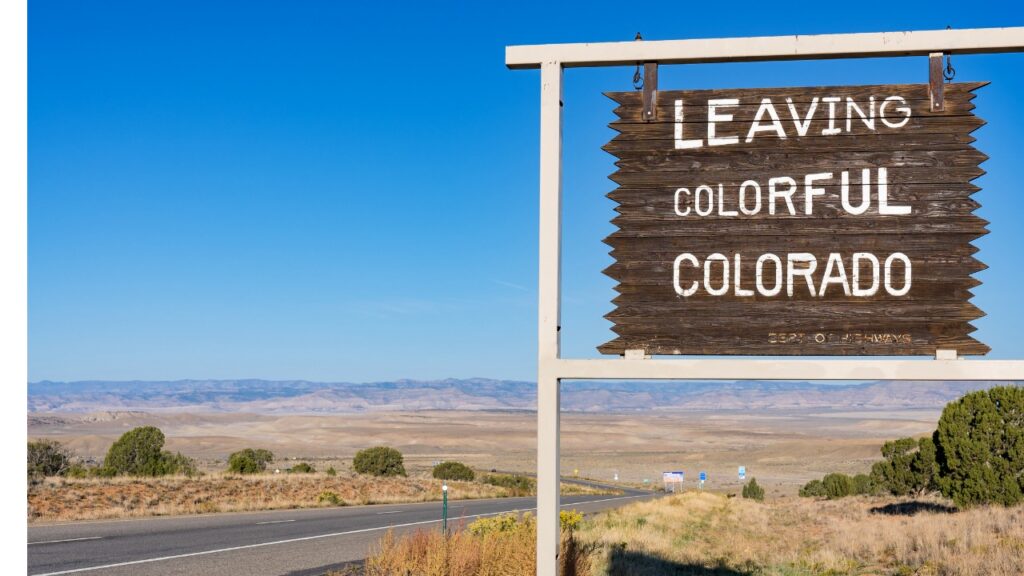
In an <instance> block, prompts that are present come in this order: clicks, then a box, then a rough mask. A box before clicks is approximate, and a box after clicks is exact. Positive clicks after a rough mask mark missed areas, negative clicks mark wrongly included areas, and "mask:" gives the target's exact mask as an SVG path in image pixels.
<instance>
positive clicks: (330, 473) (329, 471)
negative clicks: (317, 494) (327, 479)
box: [326, 466, 338, 476]
mask: <svg viewBox="0 0 1024 576" xmlns="http://www.w3.org/2000/svg"><path fill="white" fill-rule="evenodd" d="M326 472H327V475H328V476H337V475H338V471H337V470H335V469H334V466H331V467H330V468H328V469H327V470H326Z"/></svg>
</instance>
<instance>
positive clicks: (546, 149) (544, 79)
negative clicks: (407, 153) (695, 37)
mask: <svg viewBox="0 0 1024 576" xmlns="http://www.w3.org/2000/svg"><path fill="white" fill-rule="evenodd" d="M540 86H541V88H540V258H539V261H540V270H539V287H538V288H539V289H538V293H537V308H538V318H537V320H538V332H537V576H558V551H559V544H560V539H561V535H560V534H559V522H558V509H559V504H560V496H559V453H558V452H559V438H558V436H559V419H560V417H561V416H560V398H559V388H560V382H559V379H558V373H557V372H556V363H557V361H558V357H559V344H560V338H559V333H558V332H559V330H560V328H561V326H560V324H561V317H560V307H561V284H562V282H561V273H562V272H561V268H562V266H561V263H562V262H561V261H562V63H561V62H555V61H551V62H544V63H542V64H541V72H540Z"/></svg>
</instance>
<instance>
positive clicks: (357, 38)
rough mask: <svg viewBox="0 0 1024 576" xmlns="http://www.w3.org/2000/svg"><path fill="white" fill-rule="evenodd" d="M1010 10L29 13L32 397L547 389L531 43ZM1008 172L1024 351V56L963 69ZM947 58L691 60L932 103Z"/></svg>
mask: <svg viewBox="0 0 1024 576" xmlns="http://www.w3.org/2000/svg"><path fill="white" fill-rule="evenodd" d="M1022 24H1024V9H1022V8H1021V7H1020V5H1019V4H1018V3H1015V2H1014V3H1011V2H998V3H995V2H993V3H986V2H971V3H970V4H969V5H965V4H964V3H962V2H957V3H941V2H940V3H936V2H928V3H924V2H921V3H907V2H899V3H888V4H873V5H870V6H869V5H868V4H862V5H850V4H848V3H835V2H825V3H813V4H810V3H808V4H806V5H805V6H803V7H800V6H792V7H786V6H782V5H771V6H769V5H766V4H764V3H760V2H759V3H749V4H746V5H744V4H743V3H726V4H723V3H717V2H715V3H699V2H687V3H679V2H643V3H634V4H630V3H622V2H614V3H608V2H585V3H584V2H581V3H579V4H577V5H574V6H569V5H564V4H563V3H558V2H540V3H526V2H515V3H509V4H506V5H498V4H496V3H495V4H492V3H483V2H481V3H477V4H474V5H470V4H468V3H467V4H462V3H434V4H431V5H429V6H428V5H426V4H425V3H418V2H406V3H392V2H253V1H246V2H208V1H207V2H185V1H175V2H137V1H136V2H114V1H109V2H77V1H76V2H57V1H46V2H43V1H39V0H33V1H30V3H29V305H30V306H29V377H30V379H31V380H41V379H57V380H73V379H136V378H139V379H176V378H239V377H258V378H275V379H277V378H305V379H315V380H346V381H368V380H382V379H391V378H399V377H409V378H440V377H448V376H452V377H468V376H486V377H497V378H520V379H531V380H532V379H533V378H534V377H535V369H536V364H535V348H536V328H535V326H536V308H535V307H536V282H537V278H536V276H537V273H536V258H537V240H536V238H537V170H538V165H537V161H538V144H537V140H538V127H539V119H538V104H539V84H538V79H539V74H538V73H537V72H536V71H514V72H513V71H509V70H507V69H506V68H505V66H504V47H505V45H507V44H531V43H553V42H584V41H611V40H628V39H631V38H632V37H633V35H634V34H635V33H636V32H637V31H641V32H642V33H643V34H644V37H645V38H648V39H671V38H692V37H721V36H744V35H776V34H795V33H800V34H814V33H830V32H872V31H889V30H907V29H938V28H945V27H946V26H947V25H952V26H953V27H955V28H969V27H986V26H1009V25H1015V26H1020V25H1022ZM953 64H954V66H955V67H956V69H957V80H990V81H992V85H991V86H989V87H987V88H985V89H983V90H982V91H981V92H980V96H979V97H978V99H977V100H976V103H977V104H978V109H977V112H978V114H979V115H980V116H982V117H984V118H985V119H987V120H988V121H989V122H990V124H989V126H986V127H985V128H983V129H981V130H980V131H978V132H976V135H977V136H978V142H977V143H976V146H977V147H978V148H979V149H981V150H982V151H983V152H985V153H987V154H988V155H989V156H991V159H990V160H989V161H988V162H987V163H985V164H984V165H983V167H984V168H986V169H987V170H988V172H989V174H988V175H987V176H984V177H983V178H981V179H980V180H978V183H979V184H980V185H981V186H982V188H983V190H982V192H980V193H979V194H978V195H977V196H976V198H979V199H980V201H981V202H982V204H983V206H984V207H983V209H982V210H981V211H980V212H979V213H980V214H981V215H982V216H984V217H986V218H988V219H989V220H990V221H991V222H992V224H991V226H990V229H991V230H992V232H991V234H989V235H988V236H987V237H985V238H984V239H983V240H981V241H979V242H978V243H977V244H978V245H979V246H980V247H981V248H982V251H981V253H980V258H981V259H982V260H983V261H984V262H986V263H987V264H989V266H990V269H989V270H987V271H985V272H983V273H982V274H981V275H980V278H981V279H982V280H983V281H984V283H985V284H984V285H983V286H982V287H981V288H979V289H977V290H976V294H977V297H976V298H975V302H976V303H977V304H978V305H979V306H980V307H981V308H982V309H983V310H985V311H986V312H988V313H989V316H988V317H986V318H984V319H982V320H981V321H979V322H978V323H977V325H978V327H979V328H980V329H979V331H978V332H977V335H978V337H979V338H980V339H981V340H982V341H984V342H986V343H988V344H990V345H991V346H992V348H993V352H992V354H991V357H994V358H1007V357H1017V358H1021V357H1024V344H1022V340H1021V336H1020V335H1021V326H1022V325H1024V311H1022V308H1024V306H1022V303H1021V302H1022V300H1021V297H1020V294H1021V285H1022V283H1024V272H1022V271H1021V268H1020V266H1021V264H1022V258H1021V256H1020V250H1021V249H1022V248H1024V216H1022V212H1021V209H1020V206H1021V203H1020V198H1021V193H1022V188H1021V186H1020V184H1019V183H1018V181H1019V179H1020V174H1021V160H1022V158H1024V154H1022V153H1021V152H1020V150H1021V140H1020V139H1021V136H1022V134H1024V114H1022V113H1021V106H1020V97H1021V94H1024V55H996V56H960V57H955V58H954V61H953ZM632 72H633V71H632V69H629V68H607V69H593V70H570V71H568V72H567V73H566V87H565V102H566V104H565V137H564V143H565V147H566V150H565V162H566V163H565V170H566V171H565V219H564V234H565V239H566V240H565V250H564V259H565V265H564V266H565V267H564V274H563V277H564V282H565V284H564V304H565V309H564V313H563V350H564V352H565V353H566V354H567V355H574V356H596V355H597V354H596V351H595V350H594V347H595V346H597V345H598V344H601V343H603V342H604V341H606V340H607V339H608V338H609V337H610V336H611V332H610V331H609V329H608V327H609V323H608V322H607V321H606V320H604V319H603V318H602V315H603V314H605V313H606V312H608V311H609V310H610V309H611V304H610V300H611V298H612V297H613V295H614V293H613V291H612V285H613V282H612V281H611V280H610V279H608V278H607V277H605V276H603V275H602V273H601V270H602V269H603V268H604V267H606V266H607V265H608V264H609V263H610V262H611V259H610V257H609V256H608V255H607V247H606V246H605V245H604V244H602V243H601V239H602V238H603V237H604V236H605V235H607V234H608V233H609V232H610V231H611V230H612V226H611V224H609V223H608V220H609V219H610V218H611V217H612V216H613V212H612V207H613V204H612V202H611V201H610V200H607V199H606V198H605V197H604V194H605V193H607V192H608V191H610V190H611V189H612V188H613V184H612V182H611V181H609V180H608V179H607V175H608V174H610V173H611V172H612V170H613V164H612V162H613V159H612V157H611V156H609V155H608V154H606V153H604V152H603V151H601V149H600V147H601V146H602V145H603V144H604V143H605V142H607V140H608V139H609V138H610V137H611V135H612V134H613V132H612V131H611V130H610V129H608V128H607V127H606V124H607V123H608V122H609V121H610V120H611V119H612V112H611V110H612V108H613V104H612V102H611V101H610V100H607V99H606V98H604V97H603V96H602V95H601V92H602V91H607V90H626V89H630V86H631V85H630V79H631V76H632ZM926 78H927V76H926V61H925V59H924V58H912V59H882V60H879V59H873V60H856V61H824V62H798V63H784V64H783V63H761V64H726V65H699V66H684V67H671V68H668V67H663V69H662V71H661V85H662V87H663V88H676V89H683V88H711V87H758V86H787V85H795V86H799V85H825V84H868V83H909V82H925V81H926Z"/></svg>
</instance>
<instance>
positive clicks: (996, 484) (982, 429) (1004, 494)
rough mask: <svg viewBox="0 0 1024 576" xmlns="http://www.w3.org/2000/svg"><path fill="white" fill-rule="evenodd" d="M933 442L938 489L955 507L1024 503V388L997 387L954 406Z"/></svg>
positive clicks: (944, 414) (949, 407)
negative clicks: (934, 445)
mask: <svg viewBox="0 0 1024 576" xmlns="http://www.w3.org/2000/svg"><path fill="white" fill-rule="evenodd" d="M935 444H936V448H937V451H936V461H937V464H938V469H939V481H938V484H939V487H940V489H941V490H942V494H943V495H944V496H946V497H947V498H951V499H952V500H953V501H954V502H956V504H957V506H960V507H964V508H966V507H970V506H974V505H978V504H1002V505H1004V506H1011V505H1014V504H1017V503H1019V502H1021V501H1024V388H1020V387H1016V386H997V387H995V388H990V389H988V390H982V391H978V392H972V393H970V394H967V395H966V396H964V397H963V398H961V399H959V400H956V401H954V402H950V403H949V404H947V405H946V407H945V409H943V411H942V416H941V417H940V418H939V426H938V430H936V432H935Z"/></svg>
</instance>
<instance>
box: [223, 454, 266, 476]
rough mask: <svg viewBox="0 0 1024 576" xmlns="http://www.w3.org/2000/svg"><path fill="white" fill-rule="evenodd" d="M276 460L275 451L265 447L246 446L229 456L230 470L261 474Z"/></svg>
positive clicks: (238, 472) (239, 472) (240, 472)
mask: <svg viewBox="0 0 1024 576" xmlns="http://www.w3.org/2000/svg"><path fill="white" fill-rule="evenodd" d="M273 460H274V453H273V452H271V451H270V450H264V449H263V448H256V449H253V448H246V449H245V450H239V451H238V452H235V453H233V454H231V456H228V472H235V473H236V474H259V473H260V472H263V471H264V470H266V469H267V464H268V463H270V462H272V461H273Z"/></svg>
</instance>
